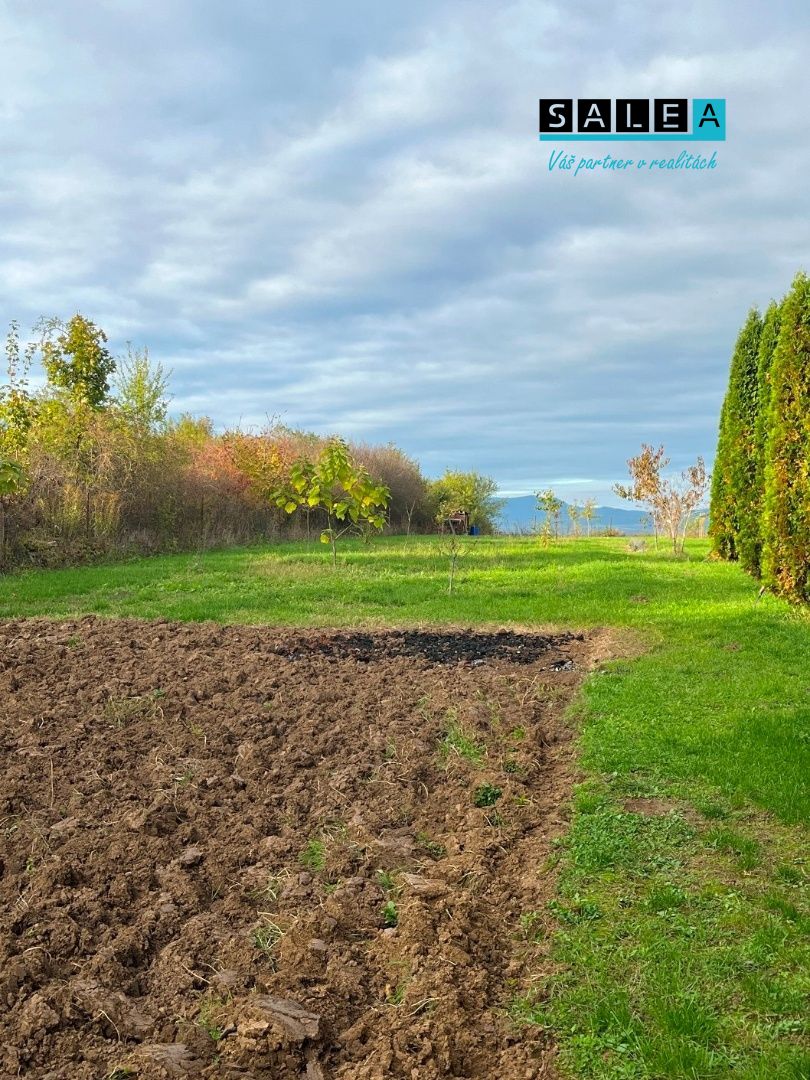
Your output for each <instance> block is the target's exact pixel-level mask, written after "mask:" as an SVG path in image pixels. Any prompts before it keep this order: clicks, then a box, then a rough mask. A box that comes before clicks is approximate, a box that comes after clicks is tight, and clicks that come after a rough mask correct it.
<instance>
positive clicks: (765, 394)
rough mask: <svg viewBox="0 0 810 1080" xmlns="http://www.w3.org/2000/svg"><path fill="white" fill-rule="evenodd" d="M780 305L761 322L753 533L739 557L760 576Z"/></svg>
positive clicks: (750, 518)
mask: <svg viewBox="0 0 810 1080" xmlns="http://www.w3.org/2000/svg"><path fill="white" fill-rule="evenodd" d="M781 311H782V309H781V306H780V305H779V304H777V303H776V301H775V300H772V301H771V303H770V304H769V305H768V310H767V311H766V312H765V317H764V319H763V320H762V334H761V335H760V339H759V356H758V359H757V416H756V420H755V422H754V483H753V488H752V491H751V500H750V513H749V515H748V517H747V522H748V527H749V529H750V533H749V534H748V536H747V537H746V539H745V556H744V555H743V551H742V550H741V554H740V558H741V560H742V561H743V564H744V565H745V568H746V570H748V571H750V573H752V574H754V575H755V576H756V577H759V576H760V573H761V571H762V545H763V542H764V517H763V515H764V510H765V447H766V444H767V440H768V428H769V423H770V403H771V368H772V367H773V356H774V352H775V351H776V345H777V342H778V341H779V327H780V325H781V320H782V314H781Z"/></svg>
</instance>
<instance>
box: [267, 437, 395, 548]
mask: <svg viewBox="0 0 810 1080" xmlns="http://www.w3.org/2000/svg"><path fill="white" fill-rule="evenodd" d="M271 498H272V501H273V502H274V503H275V504H276V506H278V507H280V508H281V509H282V510H284V511H286V513H288V514H292V513H294V512H295V511H296V510H298V509H301V508H303V510H304V511H305V513H307V514H309V513H311V511H312V510H320V511H321V512H322V513H323V514H325V515H326V521H327V528H325V529H324V530H323V532H322V533H321V543H324V544H329V545H330V547H331V549H332V565H333V566H337V542H338V540H339V539H340V538H341V537H342V536H345V535H346V533H348V532H352V531H354V532H360V533H361V534H364V535H365V534H366V533H370V532H372V531H380V530H381V529H382V528H383V527H384V525H385V515H386V511H387V509H388V503H389V501H390V499H391V492H390V491H389V490H388V488H387V487H385V485H384V484H375V483H374V481H373V480H372V479H371V477H370V476H369V474H368V472H367V470H366V469H365V468H364V467H363V466H362V465H360V464H358V463H357V462H355V461H353V460H352V458H351V455H350V453H349V447H348V445H347V444H346V443H345V442H344V441H343V440H342V439H331V440H330V441H329V442H328V443H327V444H326V446H324V448H323V450H322V451H321V453H320V455H319V457H318V460H317V461H316V462H315V463H314V464H313V463H312V462H310V461H305V460H301V461H298V462H296V464H295V465H293V467H292V469H291V471H290V479H289V483H288V484H287V485H285V486H284V487H281V488H279V489H278V490H276V491H274V492H273V494H272V496H271Z"/></svg>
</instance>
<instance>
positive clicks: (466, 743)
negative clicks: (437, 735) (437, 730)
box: [439, 709, 486, 766]
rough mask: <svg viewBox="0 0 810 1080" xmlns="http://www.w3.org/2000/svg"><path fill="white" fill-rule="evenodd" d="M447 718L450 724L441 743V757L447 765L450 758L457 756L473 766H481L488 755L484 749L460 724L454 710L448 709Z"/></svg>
mask: <svg viewBox="0 0 810 1080" xmlns="http://www.w3.org/2000/svg"><path fill="white" fill-rule="evenodd" d="M447 716H448V720H449V723H448V725H447V730H446V731H445V733H444V735H443V736H442V738H441V740H440V741H439V757H440V758H441V759H442V761H443V762H445V764H446V763H447V762H448V760H449V759H450V756H451V755H452V754H455V755H456V757H460V758H463V760H464V761H468V762H469V763H470V764H471V765H475V766H478V765H480V764H481V762H482V760H483V758H484V754H485V753H486V751H485V749H484V747H483V746H481V744H480V743H477V742H476V741H475V738H474V737H473V735H471V734H470V733H469V732H468V731H466V730H465V728H464V727H463V726H462V725H461V724H460V723H459V722H458V720H457V719H456V716H455V712H454V710H452V709H448V711H447Z"/></svg>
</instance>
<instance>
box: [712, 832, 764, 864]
mask: <svg viewBox="0 0 810 1080" xmlns="http://www.w3.org/2000/svg"><path fill="white" fill-rule="evenodd" d="M706 841H707V843H708V844H709V846H710V847H713V848H714V849H715V850H716V851H722V852H723V854H725V855H736V856H737V860H738V865H739V867H740V869H741V870H753V868H754V867H755V866H759V862H760V857H759V844H758V843H757V842H756V840H751V839H749V837H747V836H743V835H742V834H741V833H738V832H735V831H734V829H728V828H722V829H721V828H717V829H711V830H710V831H709V832H708V833H707V834H706Z"/></svg>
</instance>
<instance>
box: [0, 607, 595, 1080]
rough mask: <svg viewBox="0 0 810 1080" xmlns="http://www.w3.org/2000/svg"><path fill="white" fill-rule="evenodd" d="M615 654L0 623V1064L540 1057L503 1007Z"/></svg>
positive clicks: (418, 1071)
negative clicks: (577, 706)
mask: <svg viewBox="0 0 810 1080" xmlns="http://www.w3.org/2000/svg"><path fill="white" fill-rule="evenodd" d="M604 651H605V642H604V639H601V638H600V637H599V635H595V636H592V637H590V638H588V639H584V638H583V637H581V636H572V635H562V636H557V637H546V636H541V635H536V634H514V633H502V634H497V635H492V634H478V633H472V632H461V631H459V632H452V633H434V632H430V631H423V632H416V631H412V632H407V631H406V632H384V633H375V634H371V633H355V632H343V633H341V632H331V631H330V632H323V631H318V632H316V631H310V632H299V631H278V630H272V629H255V628H245V627H219V626H214V625H207V624H205V625H190V624H182V625H172V624H168V623H142V622H135V621H102V620H95V619H81V620H77V621H74V622H60V623H56V622H49V621H44V620H43V621H39V620H36V621H26V622H5V623H0V711H1V712H2V717H1V719H2V722H1V723H0V752H1V753H2V758H0V766H1V767H2V773H3V777H2V784H1V785H0V1047H1V1048H0V1076H2V1077H3V1078H4V1080H5V1078H6V1077H16V1076H25V1077H34V1078H40V1080H45V1078H49V1080H99V1078H105V1077H107V1078H109V1077H114V1078H115V1080H123V1078H124V1077H129V1076H131V1077H138V1078H140V1080H151V1078H166V1077H174V1076H200V1077H273V1078H277V1080H287V1078H290V1080H292V1078H302V1080H304V1078H306V1080H318V1078H322V1080H327V1078H328V1080H339V1078H345V1080H348V1078H352V1080H387V1078H390V1077H408V1078H418V1080H433V1078H434V1077H458V1078H461V1077H467V1078H477V1080H489V1078H491V1080H512V1078H518V1080H519V1078H524V1077H525V1078H526V1080H528V1078H532V1077H533V1078H545V1077H551V1076H553V1075H554V1070H553V1047H551V1046H550V1045H549V1043H548V1040H547V1037H546V1036H545V1035H544V1034H543V1032H542V1030H541V1029H540V1028H539V1027H537V1026H534V1025H532V1026H525V1025H523V1026H522V1025H520V1024H519V1023H517V1022H516V1019H515V1015H514V1012H515V1010H514V1002H515V999H516V998H517V997H520V996H522V995H525V994H526V992H527V991H529V990H530V989H531V987H532V982H531V980H532V976H533V975H535V976H536V974H537V972H538V971H539V970H542V968H543V964H544V956H545V952H546V949H547V938H546V936H545V928H546V916H545V912H546V910H547V903H548V900H549V899H550V897H551V896H552V895H553V888H554V881H553V869H552V866H551V864H552V863H553V857H552V858H550V857H551V856H553V851H554V846H553V842H554V840H555V838H556V837H558V836H559V835H560V834H561V832H562V831H563V830H564V827H565V821H564V817H565V813H566V806H567V801H568V797H569V793H570V784H571V768H570V762H571V745H570V739H571V732H570V730H569V727H568V726H567V724H566V723H565V721H564V720H563V713H564V710H565V708H566V705H567V704H568V702H569V701H570V699H571V697H572V695H573V693H574V692H575V690H576V687H577V685H578V683H579V682H580V680H581V678H582V677H583V675H584V674H585V672H586V671H587V669H588V668H589V667H590V666H592V664H593V663H594V662H595V661H596V659H598V658H599V656H600V654H601V653H603V652H604ZM532 913H536V914H532ZM521 916H523V918H521ZM510 1009H511V1013H510Z"/></svg>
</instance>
